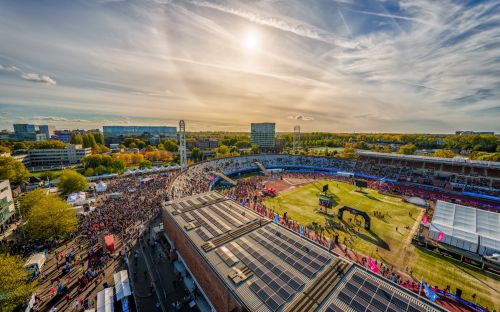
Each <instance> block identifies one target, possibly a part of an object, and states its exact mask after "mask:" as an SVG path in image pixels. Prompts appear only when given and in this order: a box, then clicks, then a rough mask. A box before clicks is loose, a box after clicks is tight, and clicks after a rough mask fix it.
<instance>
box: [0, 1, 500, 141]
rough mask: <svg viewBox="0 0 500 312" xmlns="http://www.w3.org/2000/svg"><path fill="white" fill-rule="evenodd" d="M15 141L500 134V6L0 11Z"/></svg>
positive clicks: (5, 121) (112, 5) (116, 4)
mask: <svg viewBox="0 0 500 312" xmlns="http://www.w3.org/2000/svg"><path fill="white" fill-rule="evenodd" d="M0 42H1V44H0V128H8V129H11V127H12V126H11V124H12V123H17V122H30V123H48V124H53V125H56V126H57V127H58V128H95V127H99V126H102V125H103V124H124V125H125V124H150V125H162V124H166V125H175V124H177V121H178V120H179V119H184V120H186V123H187V129H188V130H193V131H196V130H229V131H239V130H245V131H248V130H249V123H250V122H258V121H272V122H276V123H277V128H278V130H279V131H291V130H292V129H293V125H295V124H300V125H301V126H302V129H303V131H342V132H353V131H356V132H452V131H454V130H456V129H467V130H468V129H471V130H494V131H496V132H500V2H498V1H445V0H439V1H436V0H405V1H355V0H338V1H335V0H316V1H313V0H309V1H302V0H260V1H259V0H256V1H204V0H72V1H62V0H60V1H49V0H37V1H34V0H33V1H29V0H23V1H16V0H10V1H9V0H0Z"/></svg>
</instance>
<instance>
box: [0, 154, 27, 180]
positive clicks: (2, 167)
mask: <svg viewBox="0 0 500 312" xmlns="http://www.w3.org/2000/svg"><path fill="white" fill-rule="evenodd" d="M29 176H30V172H29V171H28V169H26V167H25V166H24V164H23V163H22V162H20V161H18V160H16V159H14V158H13V157H10V156H8V157H7V156H0V180H9V181H10V183H12V184H24V183H26V182H28V179H29Z"/></svg>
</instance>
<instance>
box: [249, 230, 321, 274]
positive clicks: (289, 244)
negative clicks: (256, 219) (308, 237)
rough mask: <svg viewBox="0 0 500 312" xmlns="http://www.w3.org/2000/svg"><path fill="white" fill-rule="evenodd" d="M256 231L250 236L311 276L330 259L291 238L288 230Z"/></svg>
mask: <svg viewBox="0 0 500 312" xmlns="http://www.w3.org/2000/svg"><path fill="white" fill-rule="evenodd" d="M256 232H257V233H252V234H250V235H249V236H250V237H251V238H253V239H254V240H256V241H257V242H259V243H260V244H261V245H263V246H264V247H266V249H268V250H269V251H270V252H272V253H273V254H275V255H277V256H279V258H280V259H282V260H284V261H286V262H287V263H288V264H290V265H291V266H293V267H294V268H296V269H297V270H298V271H299V272H301V273H302V274H304V275H305V276H307V277H309V278H312V277H314V275H316V273H318V272H319V271H320V270H321V269H322V268H323V267H324V266H325V264H327V263H328V262H329V261H330V258H328V257H326V255H325V254H321V253H317V252H316V251H314V250H311V249H310V248H308V247H305V246H304V245H303V244H301V243H300V242H298V241H297V240H292V239H291V238H290V239H289V237H288V235H289V234H288V233H286V232H281V231H275V233H272V232H270V231H269V230H267V229H259V230H257V231H256Z"/></svg>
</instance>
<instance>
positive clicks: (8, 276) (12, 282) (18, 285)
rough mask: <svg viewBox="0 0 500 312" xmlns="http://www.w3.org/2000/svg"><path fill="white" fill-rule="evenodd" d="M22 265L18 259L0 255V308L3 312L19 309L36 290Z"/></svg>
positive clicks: (34, 284)
mask: <svg viewBox="0 0 500 312" xmlns="http://www.w3.org/2000/svg"><path fill="white" fill-rule="evenodd" d="M23 265H24V261H23V260H22V259H21V258H19V257H15V256H10V255H7V254H0V294H1V295H0V307H1V310H2V311H4V312H7V311H9V312H10V311H14V310H16V308H19V307H20V306H21V305H23V304H24V303H25V302H26V301H27V300H28V299H29V298H30V296H31V294H32V293H33V292H34V291H35V289H36V282H35V281H30V280H29V272H27V271H26V270H25V269H24V267H23Z"/></svg>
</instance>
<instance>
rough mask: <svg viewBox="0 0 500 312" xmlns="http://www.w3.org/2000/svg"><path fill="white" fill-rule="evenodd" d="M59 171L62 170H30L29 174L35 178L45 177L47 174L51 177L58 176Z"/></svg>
mask: <svg viewBox="0 0 500 312" xmlns="http://www.w3.org/2000/svg"><path fill="white" fill-rule="evenodd" d="M61 173H62V170H47V171H39V172H32V173H31V175H32V176H34V177H37V178H40V177H46V176H47V175H50V176H51V177H59V176H60V175H61Z"/></svg>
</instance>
